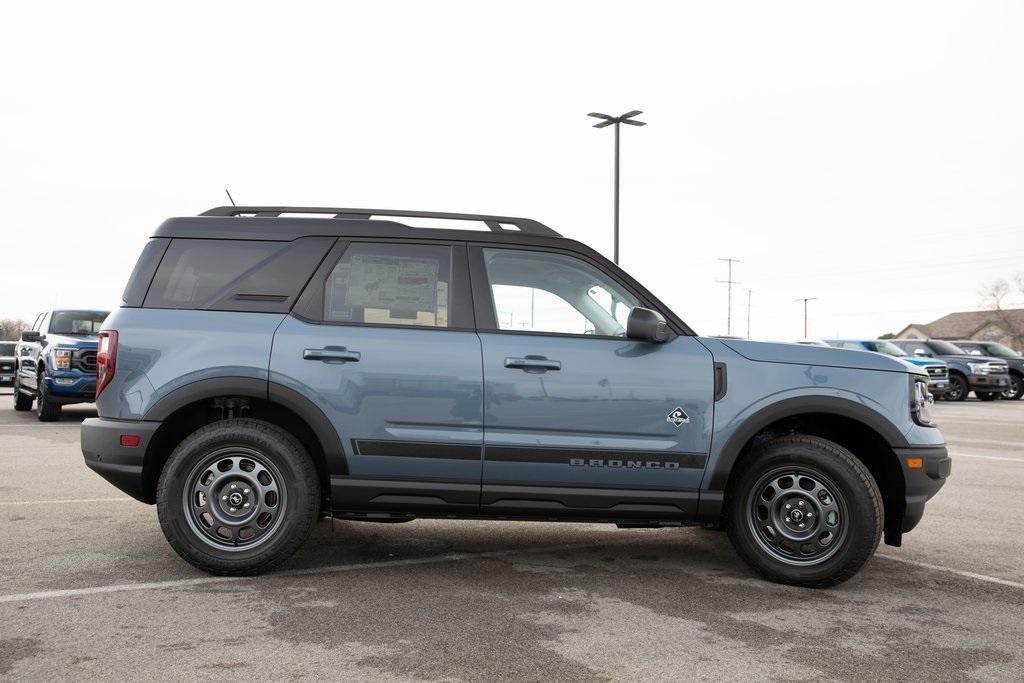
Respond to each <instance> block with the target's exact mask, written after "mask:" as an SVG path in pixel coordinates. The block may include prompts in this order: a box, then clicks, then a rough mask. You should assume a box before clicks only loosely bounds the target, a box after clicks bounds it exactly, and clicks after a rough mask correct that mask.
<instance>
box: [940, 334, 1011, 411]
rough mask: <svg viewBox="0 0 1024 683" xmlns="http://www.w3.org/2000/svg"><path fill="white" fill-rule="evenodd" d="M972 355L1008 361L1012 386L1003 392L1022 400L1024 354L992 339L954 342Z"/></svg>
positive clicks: (1007, 397) (1005, 394)
mask: <svg viewBox="0 0 1024 683" xmlns="http://www.w3.org/2000/svg"><path fill="white" fill-rule="evenodd" d="M953 343H954V344H956V345H957V346H959V347H960V348H961V349H963V350H964V351H966V352H967V353H969V354H971V355H972V356H974V355H978V356H992V357H993V358H1002V359H1003V360H1005V361H1006V364H1007V365H1008V366H1009V371H1010V386H1009V388H1008V389H1007V390H1006V391H1004V392H1003V398H1005V399H1008V400H1010V401H1017V400H1020V398H1021V396H1024V355H1021V352H1020V351H1014V350H1013V349H1011V348H1010V347H1009V346H1006V345H1004V344H1000V343H999V342H991V341H957V342H953Z"/></svg>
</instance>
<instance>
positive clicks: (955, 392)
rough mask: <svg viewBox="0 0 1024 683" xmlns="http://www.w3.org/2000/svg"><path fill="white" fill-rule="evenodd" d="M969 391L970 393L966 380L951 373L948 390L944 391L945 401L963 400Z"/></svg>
mask: <svg viewBox="0 0 1024 683" xmlns="http://www.w3.org/2000/svg"><path fill="white" fill-rule="evenodd" d="M969 393H971V388H970V387H969V386H968V385H967V380H966V379H964V378H963V376H961V375H952V374H951V375H950V376H949V391H947V392H946V400H947V401H963V400H964V399H966V398H967V394H969Z"/></svg>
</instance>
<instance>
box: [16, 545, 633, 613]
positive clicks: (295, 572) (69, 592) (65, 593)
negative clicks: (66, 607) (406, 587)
mask: <svg viewBox="0 0 1024 683" xmlns="http://www.w3.org/2000/svg"><path fill="white" fill-rule="evenodd" d="M635 540H636V538H635V537H633V538H621V539H612V538H609V539H608V540H607V541H602V542H600V543H568V544H562V545H551V546H541V547H536V548H518V549H511V548H510V549H507V550H490V551H487V552H482V553H445V554H444V555H431V556H430V557H412V558H408V559H404V560H382V561H380V562H358V563H356V564H336V565H330V566H327V567H309V568H306V569H289V570H285V571H281V572H275V573H273V574H268V575H267V577H266V578H276V577H288V576H315V575H320V574H338V573H341V572H353V571H361V570H364V569H384V568H389V567H409V566H414V565H421V564H438V563H442V562H458V561H461V560H476V559H490V558H495V557H506V556H508V555H517V554H523V553H545V552H561V551H564V550H579V549H581V548H600V547H603V546H606V545H610V544H617V543H626V542H629V541H635ZM258 578H259V577H253V576H200V577H197V578H194V579H175V580H171V581H153V582H150V583H119V584H112V585H108V586H90V587H88V588H66V589H61V590H52V591H38V592H34V593H13V594H10V595H0V603H6V602H23V601H28V600H52V599H55V598H73V597H79V596H83V595H102V594H104V593H124V592H129V591H145V590H163V589H166V588H185V587H188V586H205V585H208V584H217V583H232V582H236V581H254V580H257V579H258Z"/></svg>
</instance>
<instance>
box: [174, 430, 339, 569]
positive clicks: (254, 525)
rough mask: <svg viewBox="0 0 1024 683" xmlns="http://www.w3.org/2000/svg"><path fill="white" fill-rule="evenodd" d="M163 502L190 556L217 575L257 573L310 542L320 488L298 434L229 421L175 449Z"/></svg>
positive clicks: (177, 540)
mask: <svg viewBox="0 0 1024 683" xmlns="http://www.w3.org/2000/svg"><path fill="white" fill-rule="evenodd" d="M156 505H157V514H158V516H159V518H160V527H161V529H163V532H164V536H166V537H167V540H168V542H169V543H170V544H171V547H172V548H174V550H175V551H176V552H177V553H178V554H179V555H181V557H183V558H184V559H185V560H186V561H188V562H190V563H191V564H193V565H195V566H196V567H198V568H200V569H203V570H205V571H208V572H211V573H214V574H255V573H259V572H261V571H265V570H267V569H269V568H271V567H272V566H274V565H275V564H278V563H279V562H282V561H284V560H286V559H287V558H289V557H291V555H292V554H293V553H294V552H295V551H296V550H297V549H298V548H299V546H300V545H302V543H303V541H305V539H306V537H307V536H308V535H309V532H310V530H311V529H312V528H313V524H314V522H315V521H316V518H317V514H318V512H319V505H320V486H319V480H318V478H317V473H316V468H315V467H314V465H313V462H312V460H311V459H310V457H309V455H308V453H306V451H305V449H304V448H303V447H302V445H301V444H300V443H299V442H298V441H297V440H296V439H295V438H294V437H293V436H291V435H290V434H288V433H287V432H285V431H284V430H282V429H280V428H279V427H277V426H275V425H272V424H270V423H267V422H262V421H259V420H250V419H232V420H223V421H220V422H215V423H213V424H210V425H207V426H205V427H202V428H200V429H198V430H197V431H195V432H193V433H192V434H191V435H189V436H188V437H187V438H186V439H185V440H184V441H182V442H181V443H180V444H179V445H178V447H177V448H175V449H174V452H173V453H171V456H170V458H168V460H167V463H166V464H165V465H164V469H163V472H162V473H161V475H160V482H159V485H158V487H157V500H156Z"/></svg>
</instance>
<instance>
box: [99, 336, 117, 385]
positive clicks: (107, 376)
mask: <svg viewBox="0 0 1024 683" xmlns="http://www.w3.org/2000/svg"><path fill="white" fill-rule="evenodd" d="M116 365H117V332H115V331H114V330H104V331H102V332H100V344H99V347H98V348H97V349H96V395H97V396H99V395H100V392H101V391H103V389H104V387H106V386H107V385H108V384H110V380H112V379H114V368H115V367H116Z"/></svg>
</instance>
